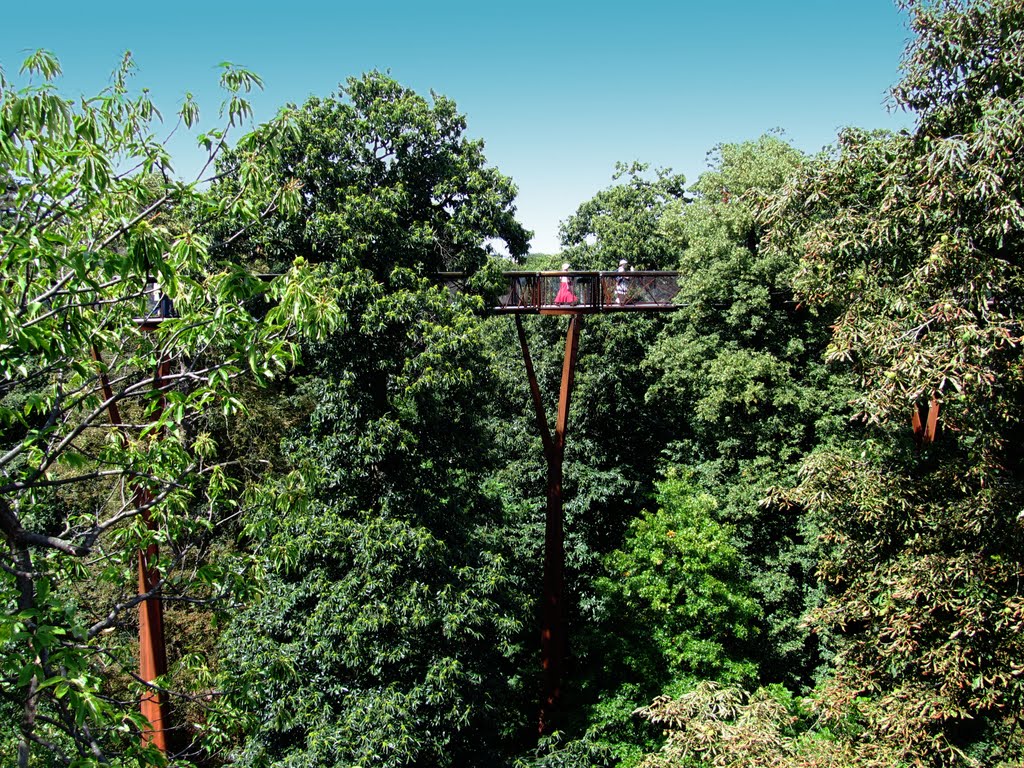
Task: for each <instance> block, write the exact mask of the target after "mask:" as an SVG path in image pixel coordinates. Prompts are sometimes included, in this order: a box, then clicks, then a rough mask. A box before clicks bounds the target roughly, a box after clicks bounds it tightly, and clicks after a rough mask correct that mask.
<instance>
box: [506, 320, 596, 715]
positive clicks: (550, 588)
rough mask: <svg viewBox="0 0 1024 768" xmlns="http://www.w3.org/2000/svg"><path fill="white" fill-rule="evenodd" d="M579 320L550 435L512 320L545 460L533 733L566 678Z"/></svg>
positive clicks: (573, 324)
mask: <svg viewBox="0 0 1024 768" xmlns="http://www.w3.org/2000/svg"><path fill="white" fill-rule="evenodd" d="M581 323H582V318H581V317H580V315H571V316H570V318H569V328H568V332H567V333H566V337H565V357H564V359H563V361H562V380H561V386H560V387H559V392H558V414H557V416H556V418H555V433H554V436H553V437H552V435H551V433H550V432H549V430H548V425H547V416H546V415H545V413H544V404H543V402H542V400H541V394H540V387H539V385H538V384H537V377H536V373H535V372H534V369H533V363H532V361H531V359H530V351H529V347H528V346H527V343H526V333H525V332H524V330H523V326H522V321H521V320H520V319H519V317H516V329H517V331H518V332H519V343H520V345H521V347H522V350H523V361H524V363H525V364H526V374H527V378H528V379H529V382H530V394H531V396H532V398H533V405H534V410H535V412H536V416H537V426H538V428H539V429H540V433H541V440H542V442H543V444H544V457H545V459H546V461H547V470H548V488H547V508H546V514H545V523H544V588H543V590H544V591H543V598H542V604H541V635H540V648H541V668H542V681H541V686H542V691H541V702H540V717H539V720H538V732H539V733H544V732H546V731H547V730H549V729H550V725H551V716H552V713H553V712H554V711H555V709H556V707H557V706H558V702H559V699H560V698H561V695H562V681H563V678H564V675H565V660H566V657H567V655H568V651H569V644H568V627H567V619H566V610H565V526H564V519H565V509H564V503H563V497H562V464H563V460H564V458H565V441H566V435H567V434H568V425H569V407H570V405H571V403H572V391H573V384H574V382H575V378H576V360H577V357H578V355H579V339H580V325H581Z"/></svg>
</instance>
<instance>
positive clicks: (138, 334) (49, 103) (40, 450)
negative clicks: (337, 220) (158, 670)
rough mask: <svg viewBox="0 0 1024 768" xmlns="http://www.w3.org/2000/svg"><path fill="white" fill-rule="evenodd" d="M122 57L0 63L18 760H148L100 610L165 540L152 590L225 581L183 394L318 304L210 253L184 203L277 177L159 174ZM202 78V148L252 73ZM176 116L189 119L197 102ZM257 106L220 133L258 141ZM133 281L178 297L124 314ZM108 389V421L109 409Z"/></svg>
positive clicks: (213, 500) (7, 514)
mask: <svg viewBox="0 0 1024 768" xmlns="http://www.w3.org/2000/svg"><path fill="white" fill-rule="evenodd" d="M131 69H132V63H131V59H130V57H126V58H125V60H124V63H123V64H122V66H121V67H120V68H119V69H118V70H117V71H116V72H115V74H114V77H113V80H112V85H111V86H110V87H108V88H107V89H105V90H104V91H103V92H102V93H100V94H98V95H97V96H96V97H94V98H91V99H81V100H79V99H71V98H68V97H66V96H63V95H61V94H60V93H59V91H58V90H57V87H56V85H55V83H54V80H55V78H56V77H57V76H58V75H59V72H60V68H59V64H58V62H57V60H56V59H55V58H54V57H53V56H52V55H51V54H49V53H47V52H42V51H41V52H37V53H35V54H33V55H31V56H30V57H29V58H28V59H27V60H26V62H25V64H24V66H23V69H22V75H23V78H24V80H25V82H24V83H21V84H19V83H18V82H15V81H12V80H8V79H7V77H6V75H3V74H2V73H0V185H2V186H0V190H2V192H0V193H2V204H0V264H2V273H0V275H2V276H0V279H2V281H3V290H2V291H0V329H2V332H0V339H2V340H0V441H2V447H0V452H2V455H0V534H2V538H0V566H2V569H3V570H2V571H0V606H2V609H3V618H2V619H0V651H2V653H0V697H2V699H3V700H4V701H5V704H4V706H5V708H6V707H8V706H12V705H13V709H14V710H16V711H17V714H16V716H15V717H14V718H11V719H8V718H4V721H3V724H2V726H0V749H3V750H4V753H5V754H4V762H9V763H15V762H17V764H19V765H21V766H25V765H28V764H29V763H30V761H32V760H33V759H34V758H35V757H38V758H39V759H40V760H46V759H47V757H45V756H46V755H48V754H49V755H57V756H58V759H63V758H62V757H60V756H61V755H63V756H64V757H66V758H67V759H68V760H73V761H74V764H75V765H82V766H85V765H93V764H97V763H100V762H110V763H116V764H123V763H124V764H132V765H136V764H138V762H140V761H141V762H149V761H155V762H159V761H160V759H161V758H160V757H159V756H158V755H156V754H154V752H153V750H143V749H142V748H141V747H140V744H139V739H138V731H139V729H140V728H142V727H143V725H144V722H143V721H142V718H141V716H140V715H139V714H138V712H137V707H136V705H135V704H133V703H132V702H133V700H136V697H137V696H138V694H139V693H140V690H141V689H140V686H139V685H137V684H136V682H135V681H134V680H132V679H130V678H129V676H128V671H129V670H131V669H132V667H133V666H134V663H135V662H134V661H133V659H132V658H131V657H132V649H131V646H130V642H129V641H128V640H127V637H130V635H128V634H127V633H124V634H122V633H121V632H118V631H117V630H118V629H119V628H121V627H123V626H124V620H125V617H126V616H131V615H132V614H133V613H134V608H135V606H136V604H137V603H138V599H137V598H135V597H133V591H134V589H135V586H134V574H133V571H132V564H133V562H134V557H135V552H136V551H137V550H138V549H139V548H144V547H146V546H147V545H148V544H150V543H157V544H160V545H162V546H163V547H164V550H163V558H162V559H161V560H160V562H159V568H160V571H161V573H162V574H163V577H164V588H165V592H166V593H167V594H168V595H171V594H174V595H190V594H192V595H195V594H198V597H200V598H205V597H211V596H212V595H215V594H218V593H225V592H229V591H231V590H232V589H233V586H232V585H233V583H235V584H237V582H235V581H234V580H235V578H236V576H235V574H232V573H231V572H230V568H227V567H223V568H220V567H216V566H204V567H199V563H198V562H197V560H196V557H197V554H196V546H197V545H198V544H199V543H200V541H201V540H202V539H203V537H204V536H205V535H206V532H207V531H208V530H209V529H210V528H212V527H213V526H214V525H215V524H216V521H217V519H218V517H219V516H220V514H221V513H222V510H223V508H224V506H225V505H230V504H231V503H232V497H233V485H232V483H231V482H230V481H228V480H227V478H226V477H225V475H224V472H223V468H222V467H220V466H219V465H218V463H217V461H216V459H215V458H214V457H213V456H214V453H213V450H212V446H211V444H210V441H209V440H207V439H206V438H205V437H204V435H202V434H198V433H197V432H196V431H195V424H196V416H197V414H198V413H200V412H202V411H206V410H211V409H220V410H221V411H222V412H225V413H229V412H231V411H233V410H235V409H237V407H238V402H237V400H236V398H235V396H234V394H233V381H234V379H235V378H236V377H238V376H240V375H243V374H245V375H252V376H254V377H255V378H256V379H257V380H260V381H265V380H267V379H269V378H270V377H273V376H275V375H278V374H279V373H281V372H282V371H284V370H286V369H287V368H288V367H289V366H291V365H293V364H294V363H295V362H296V360H297V354H298V346H297V342H298V337H299V334H300V333H303V332H309V333H310V334H311V335H317V334H320V333H324V332H327V331H329V330H330V329H331V328H332V327H333V323H334V318H335V312H334V310H333V309H332V306H331V304H330V303H329V302H328V301H327V299H326V297H325V296H324V295H323V294H318V293H317V291H318V290H319V284H318V282H317V278H316V277H315V275H313V274H312V273H311V272H310V270H308V269H306V268H305V267H304V266H303V265H302V263H301V262H300V261H296V263H295V264H294V265H293V266H292V268H291V269H290V270H289V271H288V272H287V274H285V275H282V276H281V277H279V278H278V279H276V280H274V281H272V282H270V283H267V284H265V283H263V282H262V281H260V280H257V279H255V278H253V277H250V276H249V275H247V274H246V273H245V272H243V271H242V270H240V269H238V268H237V267H232V266H227V265H223V264H220V263H217V262H215V261H213V260H212V259H211V258H210V257H209V255H208V250H209V246H210V241H209V239H208V238H207V237H206V236H205V234H204V233H203V231H202V229H201V223H202V222H204V221H208V220H210V219H212V218H217V217H221V216H224V215H232V216H235V217H236V220H237V221H238V222H239V223H240V225H242V226H244V225H245V224H248V223H251V220H252V218H253V217H252V216H251V215H249V212H250V211H253V210H263V211H266V210H271V209H274V208H275V207H276V206H277V205H278V204H279V202H280V192H279V190H275V189H274V188H272V187H268V186H266V178H265V177H264V176H263V175H262V174H260V173H259V172H258V171H257V169H255V168H254V167H253V166H252V165H251V163H249V162H248V161H246V162H244V163H240V164H239V165H238V166H237V168H236V171H237V178H238V181H237V186H236V192H237V194H236V195H235V196H234V197H231V198H221V199H218V198H213V197H208V196H206V195H204V194H203V193H202V192H201V191H200V190H199V187H198V182H196V183H191V184H189V183H184V182H178V181H173V180H171V178H170V166H169V159H168V156H167V153H166V150H165V148H164V147H163V146H162V145H161V144H160V143H159V141H158V140H157V139H156V138H155V132H156V131H157V130H158V122H159V118H158V115H157V113H156V111H155V108H154V107H153V104H152V103H151V101H150V100H149V96H148V93H147V91H145V90H142V91H135V90H133V89H132V88H131V87H130V82H129V77H130V74H131ZM222 85H223V86H224V88H225V90H226V100H225V106H224V110H223V122H224V125H223V127H222V128H219V129H215V130H211V131H209V132H208V133H207V134H205V135H204V137H201V138H202V140H203V141H204V143H205V144H206V145H207V147H208V149H209V151H210V155H211V160H212V159H213V158H215V157H216V156H217V155H218V154H220V152H221V151H222V149H223V148H224V147H225V146H226V141H227V138H228V134H229V132H231V131H233V130H236V129H237V127H238V126H239V125H240V123H241V121H242V120H243V118H244V117H245V116H246V114H248V106H247V104H246V102H245V100H244V98H243V97H244V94H245V92H246V91H248V90H249V89H250V88H251V87H253V86H254V85H258V79H257V78H255V76H254V75H252V74H251V73H248V72H246V71H244V70H238V69H235V68H232V67H230V66H225V68H224V70H223V75H222ZM180 118H181V120H182V121H183V122H185V123H187V124H194V123H195V120H196V119H197V114H196V111H195V105H194V104H192V103H191V102H189V103H187V104H186V105H185V107H183V111H182V114H181V115H180ZM275 126H276V124H274V125H271V126H268V127H267V128H266V129H265V130H264V131H263V132H262V133H261V135H260V137H259V138H258V139H257V138H255V137H253V136H251V135H249V136H240V137H239V138H238V140H237V142H236V146H237V147H239V151H240V152H243V153H246V154H247V155H248V156H252V155H255V154H259V153H268V152H272V151H273V148H274V145H275V142H276V141H277V139H278V138H279V133H278V131H277V129H276V127H275ZM185 210H187V211H188V212H189V214H190V216H191V219H189V218H186V217H185V216H183V215H181V212H182V211H185ZM194 222H198V224H197V223H194ZM147 283H157V284H159V287H160V289H161V290H162V291H163V292H164V294H165V295H166V296H168V297H169V298H170V299H172V300H173V301H174V306H175V309H176V311H177V315H178V316H177V317H175V318H173V319H168V320H165V321H163V322H161V323H159V325H158V327H156V328H155V329H154V330H145V329H143V327H142V326H141V325H140V323H139V322H137V321H136V318H139V317H142V316H143V315H145V314H146V313H147V311H148V306H149V305H148V304H147V301H148V300H149V294H148V293H147ZM260 296H265V297H267V298H269V299H270V300H271V301H273V302H274V303H275V306H274V308H273V309H272V310H271V311H269V312H267V313H265V314H263V315H255V314H253V313H252V312H250V311H249V309H248V306H249V304H248V303H249V302H251V301H252V300H253V299H254V298H256V297H260ZM160 361H164V362H165V363H167V364H168V372H167V375H166V376H164V377H163V378H162V379H161V381H160V384H161V386H162V391H157V390H155V389H154V383H155V380H154V370H155V369H156V367H157V366H158V364H159V363H160ZM101 376H103V377H104V378H105V379H106V380H107V381H109V386H110V390H109V392H104V388H103V386H101ZM115 406H116V407H117V408H119V410H120V413H121V416H122V420H123V422H124V424H125V426H124V427H123V428H122V429H119V430H115V429H112V428H111V427H109V426H108V410H109V409H110V408H111V407H115ZM143 490H144V491H145V492H146V493H148V494H149V495H150V496H151V498H152V499H153V501H152V502H151V503H150V504H149V505H148V514H149V515H150V516H152V518H153V519H154V521H155V523H156V525H155V527H154V528H153V529H150V528H149V527H147V526H146V525H145V523H144V522H143V519H142V514H141V510H140V509H139V503H138V502H137V500H136V499H137V496H136V493H137V492H140V491H143ZM199 510H202V511H199ZM171 541H174V542H175V546H173V547H170V546H168V545H169V544H170V542H171ZM192 568H196V570H191V569H192ZM164 682H165V683H167V684H169V685H170V684H172V683H171V681H164ZM5 711H6V710H5ZM15 752H16V753H17V754H16V756H15Z"/></svg>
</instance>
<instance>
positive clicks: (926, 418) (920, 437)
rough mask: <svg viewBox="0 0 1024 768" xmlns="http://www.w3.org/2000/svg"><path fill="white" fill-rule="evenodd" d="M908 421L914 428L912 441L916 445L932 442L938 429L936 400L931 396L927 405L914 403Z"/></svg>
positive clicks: (937, 405)
mask: <svg viewBox="0 0 1024 768" xmlns="http://www.w3.org/2000/svg"><path fill="white" fill-rule="evenodd" d="M910 423H911V426H912V427H913V429H914V442H916V443H917V444H918V446H922V445H929V444H931V443H934V442H935V436H936V433H937V432H938V430H939V403H938V401H937V400H936V399H935V398H934V397H932V398H931V401H930V402H929V403H928V405H925V406H920V405H915V406H914V412H913V414H912V415H911V419H910Z"/></svg>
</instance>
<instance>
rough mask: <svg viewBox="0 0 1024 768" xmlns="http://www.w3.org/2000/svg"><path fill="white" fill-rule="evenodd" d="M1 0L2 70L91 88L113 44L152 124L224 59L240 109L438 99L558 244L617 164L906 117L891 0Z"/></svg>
mask: <svg viewBox="0 0 1024 768" xmlns="http://www.w3.org/2000/svg"><path fill="white" fill-rule="evenodd" d="M5 6H6V7H5V8H4V10H3V12H2V14H0V66H3V68H4V69H5V71H6V72H7V73H8V75H9V76H11V75H16V73H17V70H18V67H19V66H20V63H21V61H22V59H23V58H24V56H25V53H26V52H27V51H29V50H33V49H35V48H38V47H45V48H48V49H50V50H52V51H54V52H55V53H56V54H57V55H58V57H59V58H60V59H61V62H62V64H63V67H64V73H65V74H64V78H63V87H64V89H65V91H69V92H71V93H76V94H77V93H80V92H86V93H92V92H95V91H96V90H99V88H101V87H103V86H104V85H106V84H107V82H108V79H109V74H110V72H111V71H112V70H113V69H114V68H115V66H116V65H117V62H118V61H119V58H120V54H121V53H122V52H123V51H125V50H131V51H132V52H133V54H134V57H135V59H136V61H137V63H138V66H139V71H138V74H137V75H136V79H135V82H136V83H137V84H138V85H140V86H143V85H144V86H147V87H149V88H150V89H151V90H152V92H153V93H154V95H155V97H156V100H157V103H158V104H159V105H161V107H162V111H163V113H164V115H165V116H167V117H171V116H173V114H174V111H175V104H176V102H177V101H179V100H180V99H181V97H182V96H183V95H184V93H185V91H186V90H190V91H192V92H193V93H195V94H196V96H197V98H198V99H199V101H200V105H201V106H202V107H203V108H204V110H205V113H206V116H207V117H212V115H213V113H214V112H215V111H216V108H217V105H218V104H219V96H218V92H217V89H216V80H217V69H216V65H217V63H218V62H220V61H224V60H228V61H232V62H236V63H238V64H242V65H245V66H247V67H249V68H251V69H253V70H255V71H256V72H257V73H259V74H260V75H261V76H262V77H263V78H264V80H265V82H266V89H265V91H264V92H263V93H262V94H259V95H258V96H256V97H255V98H254V99H253V102H254V106H255V108H256V116H257V119H266V118H268V117H270V116H271V115H272V114H273V113H274V112H275V111H276V109H277V107H278V106H280V105H281V104H284V103H286V102H296V103H301V102H302V101H303V100H304V99H305V98H306V97H307V96H310V95H328V94H330V93H332V92H333V91H334V90H335V89H336V87H337V84H338V83H339V82H341V81H343V80H344V79H345V78H346V77H348V76H350V75H357V74H359V73H361V72H364V71H367V70H370V69H374V68H376V69H380V70H388V71H390V73H391V74H392V76H394V77H395V78H396V79H397V80H399V81H400V82H401V83H403V84H404V85H407V86H409V87H412V88H414V89H416V90H417V91H419V92H421V93H423V94H427V93H428V92H429V91H430V90H431V89H433V90H434V91H436V92H438V93H442V94H444V95H446V96H448V97H450V98H453V99H454V100H455V101H456V102H457V103H458V105H459V108H460V109H461V111H462V112H463V113H465V114H466V116H467V118H468V121H469V133H470V134H471V135H472V136H474V137H480V138H483V139H484V140H485V143H486V154H487V157H488V160H489V162H490V163H491V164H492V165H494V166H496V167H498V168H499V169H500V170H501V171H503V172H504V173H506V174H508V175H509V176H511V177H512V178H513V179H514V180H515V182H516V183H517V184H518V186H519V191H520V192H519V201H518V208H519V215H520V219H521V220H522V222H523V223H524V224H525V225H526V226H527V227H528V228H529V229H532V230H534V232H535V237H534V240H533V250H535V251H553V250H557V248H558V223H559V221H561V220H563V219H565V218H566V217H568V216H569V215H570V214H572V213H573V211H574V210H575V209H576V207H577V206H578V205H579V204H580V203H581V202H583V201H584V200H586V199H588V198H589V197H590V196H592V195H593V194H594V193H595V192H596V191H598V190H599V189H602V188H603V187H606V186H608V184H609V183H610V182H611V174H612V171H613V167H614V164H615V162H616V161H617V160H622V161H626V162H629V161H633V160H640V161H644V162H649V163H651V164H652V165H653V166H657V167H671V168H672V169H674V170H675V171H677V172H682V173H684V174H686V176H687V179H688V180H689V181H695V180H696V178H697V176H698V175H699V174H700V173H701V172H702V171H703V170H704V169H705V168H706V167H707V166H706V160H705V157H706V154H707V152H708V151H709V150H710V149H712V147H714V145H716V144H718V143H720V142H723V141H726V142H728V141H742V140H745V139H754V138H756V137H757V136H759V135H760V134H762V133H764V132H765V131H767V130H770V129H773V128H781V129H783V130H784V131H785V134H786V136H787V137H788V138H789V139H790V141H792V142H793V144H794V145H795V146H797V147H798V148H800V149H802V150H805V151H809V152H815V151H818V150H820V149H821V148H822V147H824V146H826V145H828V144H831V143H832V142H833V141H834V139H835V136H836V132H837V130H838V129H839V128H840V127H842V126H846V125H858V126H862V127H865V128H901V127H905V126H909V125H910V124H911V120H910V118H909V117H908V116H906V115H904V114H902V113H890V112H889V111H888V110H887V109H886V92H887V89H888V87H889V86H890V85H892V84H893V83H894V82H895V80H896V78H897V76H898V65H899V59H900V56H901V54H902V51H903V48H904V46H905V43H906V40H907V38H908V36H909V33H908V31H907V28H906V20H905V18H903V16H902V15H901V14H900V13H898V11H897V10H896V8H895V5H894V4H893V2H892V0H856V2H839V1H838V0H789V1H787V0H779V1H778V2H764V0H718V2H711V1H709V0H700V1H699V2H698V1H693V0H677V1H676V2H655V1H654V0H631V2H607V3H599V2H594V1H591V2H575V1H574V2H560V1H559V0H548V1H547V2H536V1H535V0H520V1H519V2H506V3H488V2H486V1H485V0H476V2H473V1H472V0H447V1H444V2H441V1H435V2H429V1H428V0H419V1H418V2H417V1H415V0H392V2H388V3H373V2H369V1H368V0H361V1H360V2H351V1H350V0H336V2H313V1H311V0H292V2H286V3H273V4H265V5H264V4H261V3H259V2H247V3H240V2H233V1H232V0H221V2H211V0H204V1H203V2H197V1H196V0H176V1H175V2H170V3H155V2H139V1H138V0H135V2H132V3H127V2H120V1H111V0H104V1H101V2H96V3H86V2H80V1H79V2H75V3H71V2H66V0H50V1H48V2H47V1H43V0H39V1H37V2H28V1H27V0H7V2H6V3H5ZM173 149H174V151H175V154H176V156H177V157H178V168H179V171H181V172H185V171H188V170H190V169H192V168H193V166H194V165H195V163H196V162H197V159H196V158H197V157H198V155H191V154H189V153H188V152H187V151H186V150H184V149H183V148H182V146H181V145H177V144H176V145H174V147H173Z"/></svg>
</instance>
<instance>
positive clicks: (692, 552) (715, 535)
mask: <svg viewBox="0 0 1024 768" xmlns="http://www.w3.org/2000/svg"><path fill="white" fill-rule="evenodd" d="M658 503H659V508H658V510H657V512H654V513H649V512H646V513H644V514H643V515H642V516H641V517H640V518H638V519H637V520H635V521H634V522H633V523H632V524H631V525H630V528H629V533H628V534H627V537H626V541H625V545H624V548H623V549H622V550H617V551H615V552H613V553H612V554H611V555H609V557H608V560H607V563H608V570H609V572H610V576H609V577H608V578H606V579H604V580H603V581H602V582H601V584H600V587H599V588H600V589H601V591H603V592H605V593H607V594H609V595H611V597H612V599H613V600H616V601H621V602H622V603H623V604H624V610H622V611H621V614H620V615H622V616H624V617H625V616H628V617H629V621H630V622H631V623H634V624H635V625H636V626H637V627H639V628H642V633H643V635H644V636H645V637H646V638H648V641H649V642H653V644H654V645H655V647H656V648H657V652H658V655H659V656H660V659H659V663H658V664H657V665H656V666H658V667H661V668H662V669H663V670H664V674H665V675H666V679H673V680H676V681H678V680H680V679H683V678H690V679H717V680H721V681H723V682H729V683H739V682H746V681H748V680H750V679H751V678H752V676H753V674H754V672H755V669H754V665H753V664H752V663H751V662H750V660H749V657H748V653H749V642H750V641H751V640H752V634H753V624H754V622H755V620H756V618H757V616H758V612H759V611H758V608H757V605H756V603H755V602H754V601H753V600H751V598H750V597H749V596H748V595H747V594H746V585H745V583H744V582H743V581H742V580H741V576H740V568H739V565H740V558H739V553H738V552H737V550H736V549H735V547H734V546H733V545H732V543H731V541H730V539H731V531H730V530H729V528H728V527H726V526H723V525H722V524H721V523H719V522H718V521H717V520H716V519H715V510H716V507H717V505H716V504H715V501H714V499H713V498H712V497H711V496H708V495H707V494H703V493H700V492H698V491H696V490H695V489H694V488H692V487H691V486H688V485H687V484H686V483H684V482H683V481H681V480H678V479H674V478H670V479H669V480H666V481H664V482H662V483H661V484H660V485H659V487H658ZM623 650H625V649H623ZM627 663H628V661H627Z"/></svg>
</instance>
